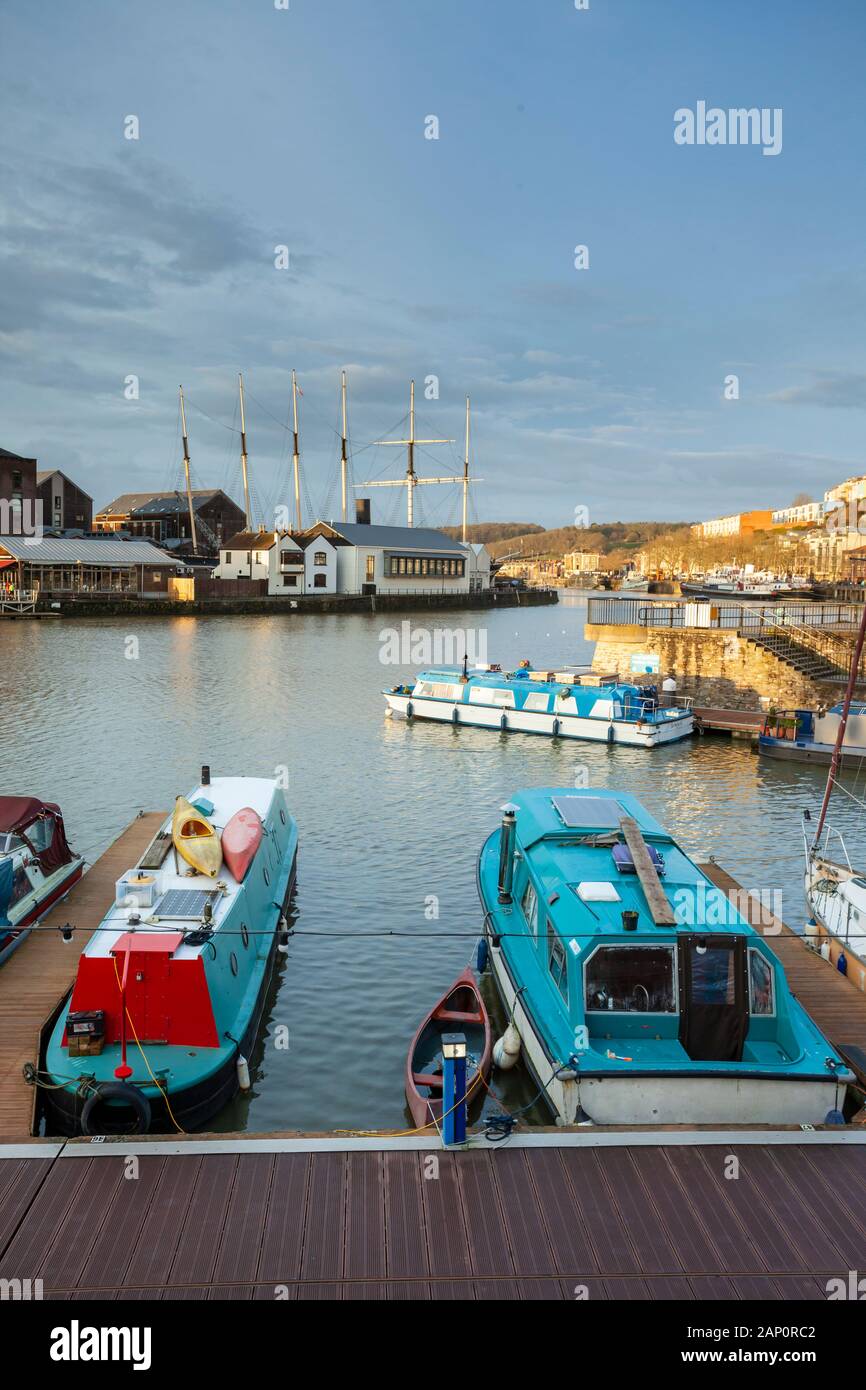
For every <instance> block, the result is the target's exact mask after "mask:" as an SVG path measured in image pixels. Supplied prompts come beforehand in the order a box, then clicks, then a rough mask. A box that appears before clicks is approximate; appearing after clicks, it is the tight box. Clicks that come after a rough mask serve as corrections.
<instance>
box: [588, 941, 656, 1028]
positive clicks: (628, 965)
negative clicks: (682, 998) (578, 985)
mask: <svg viewBox="0 0 866 1390" xmlns="http://www.w3.org/2000/svg"><path fill="white" fill-rule="evenodd" d="M584 991H585V996H586V1009H587V1013H602V1012H605V1011H606V1010H611V1011H612V1012H614V1013H623V1014H629V1013H649V1014H674V1013H676V1011H677V1009H676V995H675V992H674V948H673V946H600V947H598V949H597V950H596V951H594V952H593V954H592V955H591V956H590V958H589V960H588V961H587V963H586V968H585V981H584Z"/></svg>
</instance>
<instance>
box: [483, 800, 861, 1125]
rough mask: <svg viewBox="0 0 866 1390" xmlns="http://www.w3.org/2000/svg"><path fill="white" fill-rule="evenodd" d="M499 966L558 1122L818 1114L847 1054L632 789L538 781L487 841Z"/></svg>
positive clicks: (487, 898) (489, 913)
mask: <svg viewBox="0 0 866 1390" xmlns="http://www.w3.org/2000/svg"><path fill="white" fill-rule="evenodd" d="M478 887H479V893H480V897H481V903H482V907H483V909H484V914H485V915H484V931H485V936H486V939H487V942H488V947H489V957H490V961H491V966H492V970H493V974H494V977H495V980H496V983H497V986H498V989H499V992H500V994H501V996H502V1000H503V1003H504V1006H505V1009H506V1011H507V1013H508V1014H509V1015H511V1016H512V1018H513V1022H514V1025H515V1027H516V1029H517V1032H518V1034H519V1036H520V1040H521V1043H522V1055H523V1057H524V1060H525V1062H526V1064H527V1066H528V1067H529V1070H530V1072H531V1073H532V1075H533V1077H534V1079H535V1082H536V1084H537V1085H538V1086H539V1088H542V1087H543V1088H544V1094H545V1098H546V1100H547V1104H548V1106H549V1108H550V1110H551V1111H552V1113H553V1115H554V1116H555V1118H556V1120H557V1122H559V1123H563V1124H572V1123H575V1122H578V1123H581V1122H585V1121H586V1120H587V1119H588V1120H589V1121H591V1122H594V1123H596V1124H650V1123H653V1124H698V1123H700V1124H715V1123H736V1124H758V1123H760V1124H816V1123H819V1122H821V1121H823V1120H824V1119H825V1117H827V1115H828V1114H829V1112H831V1111H837V1110H841V1109H842V1105H843V1102H844V1099H845V1089H846V1085H847V1083H848V1081H851V1080H853V1076H852V1073H851V1072H850V1071H848V1070H847V1068H846V1066H845V1063H844V1061H843V1060H842V1058H841V1057H839V1056H838V1055H837V1054H836V1053H835V1052H834V1050H833V1048H832V1047H831V1045H830V1044H829V1043H828V1042H827V1040H826V1038H824V1037H823V1036H822V1035H821V1033H820V1032H819V1030H818V1029H817V1027H816V1026H815V1024H814V1023H813V1022H812V1020H811V1019H810V1018H809V1016H808V1014H807V1013H806V1012H805V1010H804V1009H803V1008H802V1006H801V1005H800V1004H799V1002H798V1001H797V999H795V998H794V996H793V994H792V993H791V991H790V989H789V987H788V984H787V981H786V978H785V973H784V970H783V968H782V965H781V963H780V962H779V960H778V959H777V957H776V956H775V955H774V954H773V952H772V950H771V949H770V946H769V944H768V943H767V941H766V940H765V939H764V938H763V937H762V936H761V935H760V934H759V933H758V932H756V931H755V930H754V929H753V928H752V927H751V926H750V925H749V923H748V922H747V921H746V919H745V918H744V917H743V916H741V915H740V913H739V912H738V911H737V910H736V906H735V905H734V904H733V903H732V902H731V901H730V900H729V899H728V897H727V896H726V895H725V894H723V893H722V892H721V891H720V890H718V889H715V888H714V887H713V885H712V884H711V883H710V881H709V879H707V878H706V876H705V875H704V874H703V873H701V871H700V869H699V868H698V867H697V865H696V864H694V863H693V862H692V860H691V859H689V857H688V855H687V854H686V853H685V852H684V850H683V849H682V848H681V847H680V846H679V845H678V844H677V842H676V841H675V840H674V839H673V838H672V837H671V836H670V835H668V834H667V833H666V831H665V830H664V829H663V827H662V826H661V825H660V824H659V823H658V822H657V821H655V820H654V819H653V818H652V817H651V816H650V815H649V814H648V812H647V811H646V810H644V808H643V807H642V806H641V805H640V804H639V803H638V802H637V801H636V800H635V798H634V797H632V796H630V795H628V794H627V793H625V792H619V791H594V790H590V789H581V790H574V789H572V788H565V789H556V788H552V789H551V788H533V789H531V790H528V791H522V792H519V793H518V794H517V796H516V797H515V801H514V803H513V804H512V805H509V806H506V807H505V808H504V815H503V820H502V825H501V828H500V829H499V830H498V831H495V832H494V833H493V834H492V835H491V836H490V837H489V838H488V840H487V841H486V843H485V844H484V846H483V848H482V850H481V854H480V857H479V862H478Z"/></svg>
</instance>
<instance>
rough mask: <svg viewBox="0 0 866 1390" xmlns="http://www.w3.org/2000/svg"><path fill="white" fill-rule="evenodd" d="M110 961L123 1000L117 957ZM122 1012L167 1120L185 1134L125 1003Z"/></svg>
mask: <svg viewBox="0 0 866 1390" xmlns="http://www.w3.org/2000/svg"><path fill="white" fill-rule="evenodd" d="M111 959H112V961H113V962H114V977H115V979H116V980H117V988H118V989H119V990H120V997H121V999H123V986H122V984H121V983H120V975H119V974H118V970H117V956H115V955H112V957H111ZM123 1011H124V1013H125V1014H126V1019H127V1022H128V1023H129V1026H130V1028H131V1029H132V1036H133V1037H134V1038H135V1044H136V1047H137V1048H138V1050H139V1052H140V1053H141V1055H142V1057H143V1058H144V1065H145V1066H146V1067H147V1070H148V1071H149V1072H150V1079H151V1081H152V1082H153V1084H154V1086H155V1087H156V1089H157V1090H158V1091H159V1094H160V1095H161V1096H162V1098H163V1100H164V1101H165V1108H166V1110H167V1111H168V1114H169V1119H170V1120H171V1122H172V1124H173V1125H174V1127H175V1129H176V1130H177V1132H178V1134H186V1130H185V1129H183V1128H182V1127H181V1126H180V1125H179V1124H178V1122H177V1120H176V1119H175V1118H174V1112H173V1110H172V1108H171V1104H170V1103H169V1099H168V1091H167V1090H163V1088H162V1086H161V1085H160V1083H159V1082H158V1081H157V1079H156V1077H155V1076H154V1074H153V1072H152V1071H151V1068H150V1062H149V1061H148V1060H147V1054H146V1052H145V1050H144V1048H143V1047H142V1045H141V1043H140V1042H139V1041H138V1034H137V1033H136V1031H135V1024H134V1023H133V1021H132V1018H131V1016H130V1012H129V1009H128V1008H127V1007H126V1004H125V1003H124V1005H123Z"/></svg>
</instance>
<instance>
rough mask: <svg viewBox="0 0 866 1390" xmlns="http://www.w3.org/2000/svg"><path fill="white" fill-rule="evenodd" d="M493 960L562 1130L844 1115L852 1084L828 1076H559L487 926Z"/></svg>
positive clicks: (528, 1058) (808, 1120) (525, 1050)
mask: <svg viewBox="0 0 866 1390" xmlns="http://www.w3.org/2000/svg"><path fill="white" fill-rule="evenodd" d="M485 935H486V936H487V941H488V947H489V958H490V963H491V968H492V971H493V978H494V980H495V982H496V987H497V991H498V993H499V996H500V998H501V1000H502V1004H503V1007H504V1009H505V1011H506V1012H507V1013H508V1014H509V1015H511V1016H512V1017H513V1019H514V1024H515V1026H516V1028H517V1031H518V1033H519V1034H520V1040H521V1044H522V1051H521V1056H522V1059H523V1061H524V1064H525V1065H526V1067H527V1069H528V1071H529V1072H530V1074H531V1075H532V1077H533V1079H534V1081H535V1083H536V1085H537V1086H538V1088H539V1090H542V1088H544V1099H545V1101H546V1104H547V1107H548V1109H549V1110H550V1112H551V1114H552V1115H553V1117H554V1119H555V1121H556V1123H557V1124H558V1125H573V1124H578V1123H584V1124H585V1123H586V1122H587V1120H589V1121H590V1122H591V1123H593V1124H597V1125H635V1124H821V1123H822V1122H823V1121H824V1119H825V1118H826V1116H827V1113H828V1112H829V1111H830V1110H835V1109H839V1110H841V1108H842V1105H843V1103H844V1099H845V1089H846V1087H845V1083H844V1082H841V1081H837V1080H835V1079H834V1078H833V1077H831V1076H827V1077H826V1078H825V1077H823V1076H821V1077H815V1078H802V1079H801V1078H787V1077H773V1076H767V1077H761V1076H756V1075H750V1076H747V1077H736V1076H731V1075H729V1074H728V1075H725V1074H723V1075H718V1076H713V1075H712V1074H711V1073H709V1072H702V1073H700V1074H694V1073H688V1074H683V1075H676V1074H674V1073H666V1074H665V1075H663V1076H659V1075H653V1074H652V1073H648V1072H646V1071H641V1072H631V1073H629V1072H627V1071H625V1070H624V1071H623V1074H622V1075H621V1076H619V1075H617V1076H612V1075H610V1074H606V1075H605V1076H604V1077H593V1076H591V1075H587V1076H581V1077H580V1078H578V1077H577V1075H576V1074H575V1073H574V1072H572V1071H571V1070H568V1071H566V1072H565V1073H563V1074H561V1075H558V1076H556V1075H554V1072H555V1070H556V1062H555V1061H554V1059H553V1058H552V1057H551V1056H550V1053H549V1052H548V1050H547V1047H546V1046H545V1043H544V1040H543V1038H542V1037H541V1035H540V1033H539V1031H538V1030H537V1029H536V1026H535V1023H534V1021H533V1018H532V1016H531V1014H530V1013H529V1011H528V1009H527V1008H526V1005H525V1004H524V1002H523V999H524V996H523V995H522V994H520V995H519V994H518V992H517V988H516V986H515V983H514V980H513V979H512V976H511V973H510V971H509V969H508V963H507V961H506V959H505V956H504V955H503V952H502V948H501V947H497V946H496V945H495V944H494V942H493V939H492V937H491V933H490V930H489V928H487V927H485Z"/></svg>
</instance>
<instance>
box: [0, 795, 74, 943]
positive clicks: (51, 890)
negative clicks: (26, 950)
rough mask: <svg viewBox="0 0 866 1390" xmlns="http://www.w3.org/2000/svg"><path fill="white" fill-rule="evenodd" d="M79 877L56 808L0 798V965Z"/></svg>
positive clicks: (27, 800) (28, 798)
mask: <svg viewBox="0 0 866 1390" xmlns="http://www.w3.org/2000/svg"><path fill="white" fill-rule="evenodd" d="M83 872H84V860H83V859H82V857H81V855H80V854H76V853H75V852H74V850H72V849H70V847H69V844H68V842H67V839H66V830H65V827H64V824H63V816H62V815H61V813H60V807H59V806H55V805H54V803H53V802H50V801H40V800H39V798H38V797H35V796H0V964H2V963H3V961H4V960H6V959H7V957H8V956H9V955H11V953H12V951H14V950H15V948H16V947H17V946H20V944H21V942H22V941H23V940H24V939H25V937H26V936H27V934H28V932H29V930H30V928H31V927H34V926H35V925H36V923H37V922H39V921H40V920H41V919H42V918H43V917H44V916H45V914H46V912H48V911H49V909H50V908H52V907H53V906H54V905H55V903H58V902H60V901H61V900H62V899H63V898H65V897H66V894H67V893H68V892H69V890H70V889H71V888H72V887H74V885H75V884H76V883H77V882H78V880H79V879H80V878H81V875H82V873H83Z"/></svg>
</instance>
